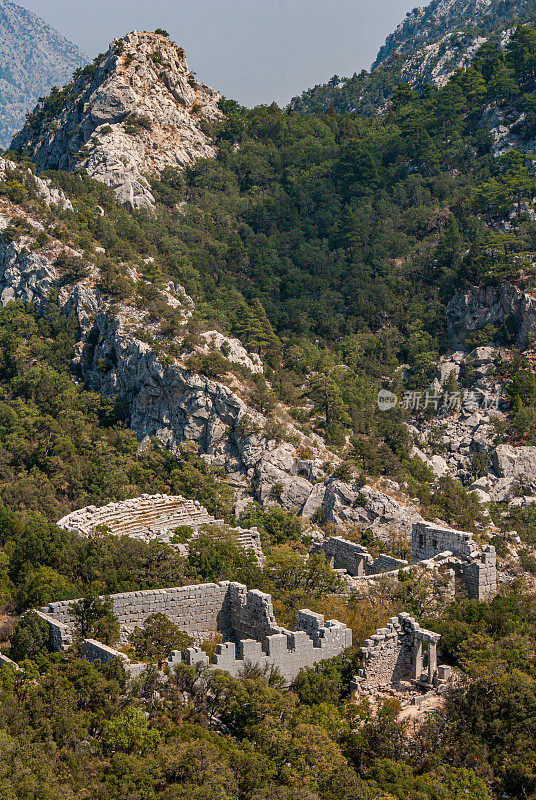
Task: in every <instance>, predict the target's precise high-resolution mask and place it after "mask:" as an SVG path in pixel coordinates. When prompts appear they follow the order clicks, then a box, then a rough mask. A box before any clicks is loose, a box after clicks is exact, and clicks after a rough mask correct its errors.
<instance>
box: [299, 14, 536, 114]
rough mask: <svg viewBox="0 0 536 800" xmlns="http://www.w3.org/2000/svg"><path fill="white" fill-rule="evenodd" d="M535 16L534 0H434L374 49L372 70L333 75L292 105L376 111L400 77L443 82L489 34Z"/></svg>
mask: <svg viewBox="0 0 536 800" xmlns="http://www.w3.org/2000/svg"><path fill="white" fill-rule="evenodd" d="M535 20H536V0H432V2H431V3H429V5H427V6H424V7H418V8H414V9H413V11H409V12H408V13H407V15H406V19H405V20H404V21H403V22H401V23H400V25H398V27H397V28H396V30H395V31H393V33H391V34H390V35H389V36H388V37H387V39H386V41H385V44H384V45H383V46H382V47H381V48H380V50H379V51H378V55H377V56H376V59H375V61H374V63H373V64H372V67H371V71H370V72H367V71H366V70H363V71H362V72H361V73H359V74H357V73H355V74H354V75H353V76H352V77H350V78H342V79H341V78H339V77H338V76H334V77H333V78H332V79H331V80H330V81H328V82H327V83H325V84H319V85H318V86H315V87H314V88H312V89H309V90H307V91H305V92H303V93H302V94H301V95H300V96H299V97H295V98H293V99H292V100H291V103H290V105H291V107H292V108H294V109H295V110H296V111H299V112H301V113H310V112H314V111H319V110H322V109H325V108H329V107H333V108H334V109H335V110H336V111H338V112H340V113H346V112H350V111H357V112H359V113H362V114H366V115H371V114H377V113H378V112H381V111H383V110H385V108H386V106H387V104H388V102H389V97H390V95H391V94H392V92H393V90H394V89H395V88H396V86H397V85H398V84H399V83H408V84H409V85H410V86H412V87H413V88H415V89H417V90H420V89H422V88H423V87H424V86H425V85H426V84H433V85H436V86H444V85H445V84H446V82H447V81H448V79H449V78H450V76H451V75H452V74H453V72H454V71H455V70H456V69H458V68H460V67H462V68H464V67H467V66H469V64H470V63H471V61H472V59H473V57H474V55H475V53H476V52H477V50H478V49H479V47H480V46H481V45H482V44H483V43H484V42H485V41H486V40H487V39H488V38H490V37H491V36H493V35H501V34H502V35H503V36H504V31H506V30H507V29H508V28H511V27H514V26H515V25H517V24H519V23H522V22H533V21H535Z"/></svg>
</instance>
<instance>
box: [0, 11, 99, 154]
mask: <svg viewBox="0 0 536 800" xmlns="http://www.w3.org/2000/svg"><path fill="white" fill-rule="evenodd" d="M87 61H88V57H87V56H86V55H85V54H84V53H82V51H81V50H79V49H78V47H76V45H74V44H72V43H71V42H69V41H68V40H67V39H66V38H65V37H64V36H62V35H61V34H60V33H58V32H57V31H56V30H54V28H52V27H51V26H50V25H47V23H46V22H44V21H43V20H42V19H40V18H39V17H37V16H36V15H35V14H32V13H31V12H30V11H27V10H26V9H25V8H22V7H21V6H18V5H15V4H14V3H9V2H7V0H0V146H1V147H8V146H9V143H10V141H11V138H12V136H13V134H14V133H15V132H16V131H17V130H19V129H20V128H21V127H22V126H23V125H24V120H25V117H26V113H27V112H28V111H29V110H30V109H32V108H33V107H34V106H35V104H36V103H37V101H38V99H39V97H40V96H41V95H45V94H48V92H49V91H50V89H51V88H52V86H55V85H57V86H63V84H64V83H66V82H67V81H68V80H69V79H70V78H71V76H72V73H73V72H74V71H75V70H76V69H77V67H81V66H83V65H84V64H86V63H87Z"/></svg>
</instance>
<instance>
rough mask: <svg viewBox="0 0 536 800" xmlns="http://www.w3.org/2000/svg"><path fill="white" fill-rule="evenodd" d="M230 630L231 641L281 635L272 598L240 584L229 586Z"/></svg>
mask: <svg viewBox="0 0 536 800" xmlns="http://www.w3.org/2000/svg"><path fill="white" fill-rule="evenodd" d="M228 599H229V607H230V628H231V636H230V637H229V638H232V639H233V641H239V640H240V639H257V640H259V641H264V640H265V639H266V637H267V636H271V635H272V634H275V633H281V632H282V631H283V628H281V627H280V626H279V625H278V624H277V622H276V619H275V615H274V609H273V606H272V598H271V597H270V595H269V594H265V593H264V592H259V591H258V590H257V589H249V590H248V589H247V587H246V586H244V585H243V584H241V583H230V584H229V598H228Z"/></svg>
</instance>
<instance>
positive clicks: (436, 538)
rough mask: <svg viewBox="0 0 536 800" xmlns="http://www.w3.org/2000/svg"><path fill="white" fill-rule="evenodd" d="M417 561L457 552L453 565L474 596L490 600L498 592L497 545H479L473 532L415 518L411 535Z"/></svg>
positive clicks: (477, 598) (470, 595) (469, 593)
mask: <svg viewBox="0 0 536 800" xmlns="http://www.w3.org/2000/svg"><path fill="white" fill-rule="evenodd" d="M411 552H412V557H413V560H414V561H420V560H422V559H423V558H425V559H431V558H434V557H435V556H437V555H439V554H440V553H445V552H450V553H452V555H453V556H454V559H453V560H452V563H451V566H452V568H453V569H454V571H455V573H456V575H457V577H458V579H459V580H460V581H461V582H462V584H463V585H464V587H465V590H466V592H467V595H468V597H469V598H470V599H471V600H491V598H492V597H494V596H495V595H496V594H497V556H496V552H495V548H494V547H492V546H491V545H485V546H484V547H482V548H481V549H479V547H478V545H477V544H476V542H475V541H474V539H473V536H472V534H470V533H465V532H463V531H457V530H454V529H453V528H445V527H442V526H440V525H434V524H432V523H430V522H416V523H415V524H414V525H413V529H412V536H411Z"/></svg>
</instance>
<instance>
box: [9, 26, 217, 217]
mask: <svg viewBox="0 0 536 800" xmlns="http://www.w3.org/2000/svg"><path fill="white" fill-rule="evenodd" d="M219 99H220V96H219V94H218V93H217V92H216V91H214V89H211V88H210V87H209V86H205V85H204V84H202V83H198V82H197V81H196V80H195V78H194V77H193V75H192V73H190V71H189V70H188V65H187V63H186V59H185V58H184V51H183V50H182V48H181V47H179V46H178V45H176V44H175V43H174V42H172V41H171V40H170V39H168V38H167V37H166V36H162V35H159V34H154V33H145V32H139V31H134V32H133V33H129V34H128V35H127V36H125V37H124V38H123V39H119V40H115V41H114V42H112V44H111V46H110V49H109V50H108V52H107V53H106V54H105V55H104V56H102V57H101V58H100V59H98V60H97V61H96V62H95V64H94V65H92V66H91V67H88V68H86V70H84V72H83V73H82V75H80V77H79V78H78V79H76V80H75V81H74V83H73V84H72V85H71V86H69V87H68V102H67V97H66V103H65V104H63V105H62V106H61V108H60V110H59V111H57V112H56V111H55V110H54V107H52V108H51V105H50V101H49V100H44V101H42V102H40V104H39V105H38V106H37V108H36V110H35V112H34V118H35V121H36V122H37V124H34V121H33V120H32V119H30V120H29V121H28V123H27V124H26V125H25V126H24V128H23V130H22V131H21V132H20V133H19V134H18V135H17V136H15V138H14V139H13V143H12V147H13V149H15V150H20V151H27V152H29V153H30V155H31V157H32V158H33V160H34V161H35V164H36V165H37V168H38V170H44V169H63V170H75V169H77V168H78V167H83V168H84V169H86V170H87V172H88V173H89V175H91V176H92V177H93V178H95V179H96V180H99V181H101V182H102V183H105V184H106V185H108V186H110V187H111V188H112V189H113V190H114V191H115V193H116V195H117V197H118V199H119V200H120V201H121V202H122V203H125V204H126V205H128V206H129V207H131V208H139V207H140V206H147V205H152V204H153V203H154V197H153V195H152V193H151V191H150V187H149V183H148V180H147V176H151V175H153V176H154V175H158V174H160V173H161V172H162V170H164V169H165V167H184V166H187V165H189V164H191V163H192V162H193V161H195V160H196V159H197V158H201V157H211V156H213V155H214V154H215V151H214V148H213V145H212V142H211V140H210V139H209V137H208V136H207V135H206V133H204V131H203V129H202V122H203V121H206V120H214V119H218V118H220V117H221V112H220V111H219V109H218V101H219Z"/></svg>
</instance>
